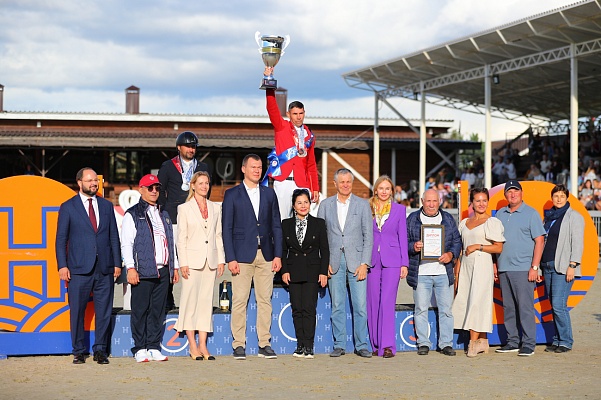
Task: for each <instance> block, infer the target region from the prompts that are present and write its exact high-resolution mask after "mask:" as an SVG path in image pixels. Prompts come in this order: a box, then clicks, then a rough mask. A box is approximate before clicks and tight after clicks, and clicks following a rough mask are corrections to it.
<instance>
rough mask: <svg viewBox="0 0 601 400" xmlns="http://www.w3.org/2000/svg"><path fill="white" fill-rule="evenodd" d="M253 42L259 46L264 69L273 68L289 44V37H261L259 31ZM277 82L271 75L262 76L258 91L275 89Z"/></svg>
mask: <svg viewBox="0 0 601 400" xmlns="http://www.w3.org/2000/svg"><path fill="white" fill-rule="evenodd" d="M255 41H256V42H257V44H258V45H259V53H261V58H263V64H265V66H266V67H275V66H276V65H277V64H278V62H279V61H280V57H281V56H283V55H284V50H285V49H286V47H288V45H289V44H290V35H286V36H285V37H282V36H274V35H261V33H260V32H259V31H257V32H255ZM277 88H278V81H277V80H275V79H274V78H273V75H270V76H263V80H262V81H261V87H260V89H263V90H265V89H277Z"/></svg>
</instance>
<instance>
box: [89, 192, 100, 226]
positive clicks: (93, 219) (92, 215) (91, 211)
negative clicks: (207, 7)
mask: <svg viewBox="0 0 601 400" xmlns="http://www.w3.org/2000/svg"><path fill="white" fill-rule="evenodd" d="M88 214H90V222H91V223H92V226H93V227H94V232H98V224H97V223H96V213H95V212H94V206H93V205H92V199H88Z"/></svg>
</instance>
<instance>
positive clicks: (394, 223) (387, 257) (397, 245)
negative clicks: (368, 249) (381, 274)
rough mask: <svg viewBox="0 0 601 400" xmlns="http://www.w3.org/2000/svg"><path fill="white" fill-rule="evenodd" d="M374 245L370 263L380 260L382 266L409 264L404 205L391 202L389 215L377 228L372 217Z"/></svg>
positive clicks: (397, 266)
mask: <svg viewBox="0 0 601 400" xmlns="http://www.w3.org/2000/svg"><path fill="white" fill-rule="evenodd" d="M373 227H374V247H373V250H372V253H371V265H378V263H380V262H381V265H382V266H383V267H389V268H390V267H395V268H400V267H403V266H409V255H408V253H407V210H406V208H405V206H404V205H401V204H397V203H395V202H393V203H392V206H391V208H390V215H389V216H388V219H387V220H386V221H385V222H384V225H383V226H382V231H381V232H380V230H379V229H378V225H377V224H376V219H375V218H374V219H373Z"/></svg>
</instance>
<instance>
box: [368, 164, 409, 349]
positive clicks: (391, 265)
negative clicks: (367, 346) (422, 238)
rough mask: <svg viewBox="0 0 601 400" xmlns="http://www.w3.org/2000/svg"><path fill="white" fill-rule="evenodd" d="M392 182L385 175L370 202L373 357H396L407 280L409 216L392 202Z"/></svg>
mask: <svg viewBox="0 0 601 400" xmlns="http://www.w3.org/2000/svg"><path fill="white" fill-rule="evenodd" d="M393 187H394V185H393V184H392V180H391V179H390V178H389V177H388V176H386V175H382V176H381V177H379V178H378V179H377V180H376V183H375V184H374V196H373V197H372V198H371V199H370V201H369V203H370V205H371V210H372V215H373V217H374V221H373V227H374V247H373V250H372V257H371V265H372V267H371V268H370V269H369V273H368V275H367V327H368V329H369V339H370V341H371V348H372V350H373V355H374V356H381V357H384V358H392V357H394V355H395V354H396V340H395V306H396V295H397V291H398V289H399V280H400V279H403V278H405V277H406V276H407V265H408V264H409V256H408V254H407V223H406V221H407V214H406V209H405V206H403V205H401V204H397V203H395V202H394V201H392V193H393Z"/></svg>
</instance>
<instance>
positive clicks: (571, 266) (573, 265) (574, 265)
mask: <svg viewBox="0 0 601 400" xmlns="http://www.w3.org/2000/svg"><path fill="white" fill-rule="evenodd" d="M577 266H578V264H572V263H570V268H576V267H577Z"/></svg>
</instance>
